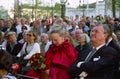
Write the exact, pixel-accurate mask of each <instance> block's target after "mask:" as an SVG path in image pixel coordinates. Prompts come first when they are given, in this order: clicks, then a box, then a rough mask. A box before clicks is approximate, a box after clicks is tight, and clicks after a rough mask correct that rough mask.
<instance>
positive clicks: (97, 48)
mask: <svg viewBox="0 0 120 79" xmlns="http://www.w3.org/2000/svg"><path fill="white" fill-rule="evenodd" d="M104 45H105V44H102V45H100V46H98V47H96V50H99V49H100V48H101V47H103V46H104ZM93 48H94V47H93Z"/></svg>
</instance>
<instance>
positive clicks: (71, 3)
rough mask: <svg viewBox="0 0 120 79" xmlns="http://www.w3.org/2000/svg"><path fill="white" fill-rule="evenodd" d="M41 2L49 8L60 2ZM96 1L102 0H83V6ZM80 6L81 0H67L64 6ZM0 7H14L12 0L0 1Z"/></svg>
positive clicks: (55, 0)
mask: <svg viewBox="0 0 120 79" xmlns="http://www.w3.org/2000/svg"><path fill="white" fill-rule="evenodd" d="M21 1H22V3H25V2H27V1H30V0H21ZM41 1H42V2H43V5H49V6H52V5H54V4H55V3H56V2H58V3H60V0H41ZM96 1H102V0H84V4H87V3H93V2H96ZM68 4H69V5H68ZM82 4H83V0H81V3H80V0H68V1H67V3H66V6H68V7H74V8H75V7H77V6H78V5H82ZM0 6H4V7H5V9H8V10H10V9H11V8H13V6H14V0H0Z"/></svg>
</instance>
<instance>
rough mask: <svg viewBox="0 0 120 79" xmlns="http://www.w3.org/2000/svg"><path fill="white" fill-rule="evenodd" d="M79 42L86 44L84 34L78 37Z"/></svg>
mask: <svg viewBox="0 0 120 79" xmlns="http://www.w3.org/2000/svg"><path fill="white" fill-rule="evenodd" d="M78 43H80V44H85V38H84V36H79V37H78Z"/></svg>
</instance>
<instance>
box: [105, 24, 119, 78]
mask: <svg viewBox="0 0 120 79" xmlns="http://www.w3.org/2000/svg"><path fill="white" fill-rule="evenodd" d="M103 27H104V29H105V30H106V33H107V37H106V46H110V47H112V48H114V49H115V50H116V51H117V56H118V64H117V65H116V68H117V70H116V71H115V73H114V76H113V79H119V78H120V71H119V62H120V46H119V45H118V41H117V39H116V38H115V34H114V33H113V31H112V28H111V27H110V26H108V25H106V24H104V25H103Z"/></svg>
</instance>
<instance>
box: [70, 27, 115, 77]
mask: <svg viewBox="0 0 120 79" xmlns="http://www.w3.org/2000/svg"><path fill="white" fill-rule="evenodd" d="M90 35H91V42H92V46H93V48H95V49H96V50H95V51H94V52H92V51H91V50H88V51H87V52H85V53H88V54H87V55H86V57H78V60H77V61H76V62H75V63H73V65H72V66H71V67H70V68H69V70H68V72H69V74H70V75H71V77H72V78H73V79H112V77H113V73H114V71H115V70H116V63H117V58H116V54H117V51H116V50H115V49H113V48H111V47H108V46H106V37H107V34H106V30H105V29H104V28H103V26H102V25H98V26H96V27H94V28H93V29H92V30H91V33H90ZM86 50H87V49H86Z"/></svg>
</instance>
